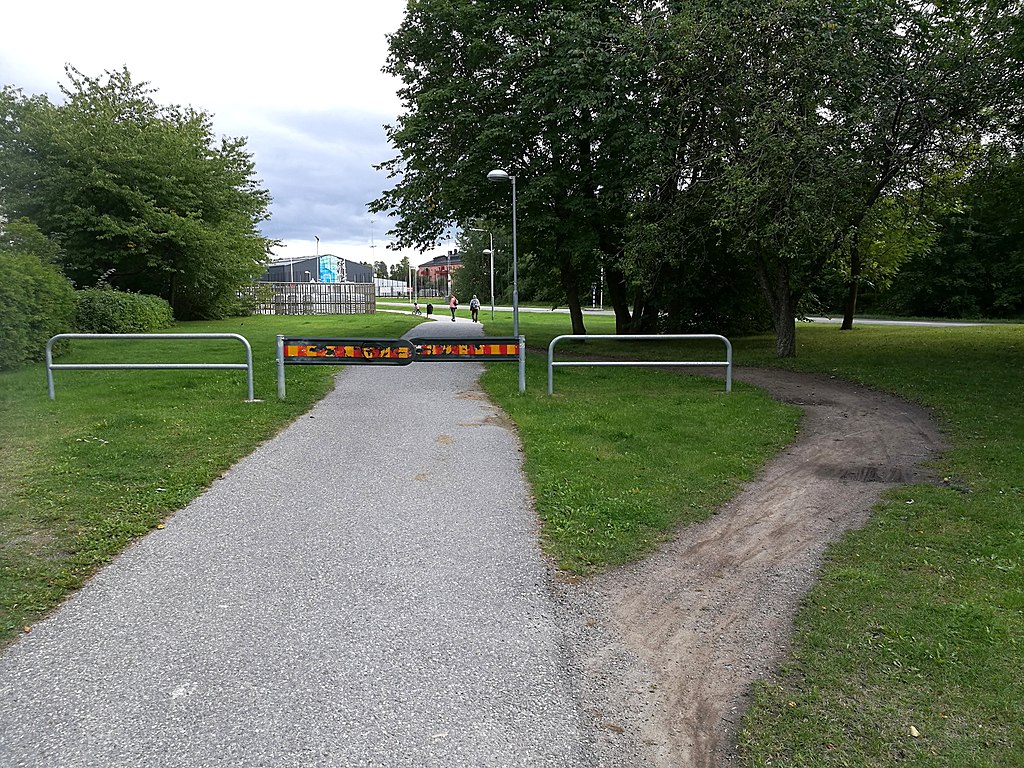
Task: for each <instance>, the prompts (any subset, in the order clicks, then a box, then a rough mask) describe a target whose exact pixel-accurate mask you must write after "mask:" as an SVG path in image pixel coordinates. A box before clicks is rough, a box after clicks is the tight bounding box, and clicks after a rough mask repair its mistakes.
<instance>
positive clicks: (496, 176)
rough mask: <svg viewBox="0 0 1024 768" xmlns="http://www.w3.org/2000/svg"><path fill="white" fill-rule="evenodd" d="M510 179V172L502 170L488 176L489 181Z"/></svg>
mask: <svg viewBox="0 0 1024 768" xmlns="http://www.w3.org/2000/svg"><path fill="white" fill-rule="evenodd" d="M509 178H510V177H509V175H508V171H502V170H500V169H495V170H493V171H491V172H490V173H488V174H487V180H488V181H508V180H509Z"/></svg>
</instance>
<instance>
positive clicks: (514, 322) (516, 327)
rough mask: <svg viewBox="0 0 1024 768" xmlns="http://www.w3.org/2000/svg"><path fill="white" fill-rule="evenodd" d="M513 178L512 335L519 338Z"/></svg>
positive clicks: (513, 178) (512, 178)
mask: <svg viewBox="0 0 1024 768" xmlns="http://www.w3.org/2000/svg"><path fill="white" fill-rule="evenodd" d="M509 178H510V179H511V180H512V335H513V336H515V337H516V338H517V339H518V338H519V251H518V248H517V244H516V177H515V176H509Z"/></svg>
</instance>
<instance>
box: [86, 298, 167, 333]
mask: <svg viewBox="0 0 1024 768" xmlns="http://www.w3.org/2000/svg"><path fill="white" fill-rule="evenodd" d="M173 322H174V315H173V313H172V312H171V305H170V304H168V303H167V302H166V301H165V300H164V299H161V298H160V297H158V296H148V295H146V294H142V293H126V292H124V291H115V290H114V289H113V288H110V287H109V286H105V287H101V288H87V289H85V290H83V291H78V314H77V316H76V317H75V327H76V328H77V329H78V331H79V332H80V333H150V332H152V331H157V330H159V329H161V328H166V327H168V326H169V325H171V324H172V323H173Z"/></svg>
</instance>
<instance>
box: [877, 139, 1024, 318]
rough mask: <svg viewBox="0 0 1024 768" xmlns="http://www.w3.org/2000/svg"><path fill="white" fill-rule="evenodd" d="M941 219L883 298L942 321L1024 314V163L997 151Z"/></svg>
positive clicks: (893, 307) (894, 307)
mask: <svg viewBox="0 0 1024 768" xmlns="http://www.w3.org/2000/svg"><path fill="white" fill-rule="evenodd" d="M956 199H957V201H958V204H957V205H955V206H950V207H949V208H948V209H947V210H945V211H943V212H942V213H941V215H940V216H939V217H938V220H937V226H938V228H939V234H938V236H937V238H936V242H935V244H934V245H933V247H931V248H930V249H929V250H928V251H927V252H925V253H922V254H919V255H918V256H917V257H916V258H912V259H910V260H909V262H908V263H907V264H906V266H905V267H904V268H903V270H901V272H900V274H899V275H898V276H897V278H896V279H895V281H894V283H893V287H892V291H891V292H889V293H888V295H887V296H886V297H885V301H886V303H887V308H888V309H890V310H895V311H897V312H903V313H907V314H912V315H922V316H942V317H973V318H977V317H999V318H1021V317H1024V158H1022V157H1021V156H1020V155H1019V154H1014V153H1011V152H1007V151H994V152H993V156H992V157H991V158H990V160H989V162H988V163H987V164H986V165H985V166H984V167H982V168H979V169H977V170H976V171H975V172H974V173H972V174H971V175H970V176H969V177H968V178H967V179H966V180H964V181H963V183H961V184H960V185H959V186H958V188H957V190H956Z"/></svg>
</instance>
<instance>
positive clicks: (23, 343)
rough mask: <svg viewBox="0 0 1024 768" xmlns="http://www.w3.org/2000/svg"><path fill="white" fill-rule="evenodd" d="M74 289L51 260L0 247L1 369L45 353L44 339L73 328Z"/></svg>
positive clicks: (18, 365)
mask: <svg viewBox="0 0 1024 768" xmlns="http://www.w3.org/2000/svg"><path fill="white" fill-rule="evenodd" d="M74 317H75V291H74V288H72V286H71V283H70V282H69V281H68V279H67V278H66V277H64V275H63V274H62V273H61V271H60V270H59V269H58V268H57V267H56V266H55V265H53V264H48V263H46V262H44V261H42V260H41V259H40V258H39V257H38V256H36V255H34V254H31V253H23V252H11V251H4V250H0V370H11V369H13V368H18V367H20V366H22V365H25V364H26V363H30V362H33V361H35V360H42V359H44V358H45V357H46V342H47V341H49V339H50V337H51V336H55V335H56V334H58V333H68V332H69V331H71V330H72V323H73V321H74Z"/></svg>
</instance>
